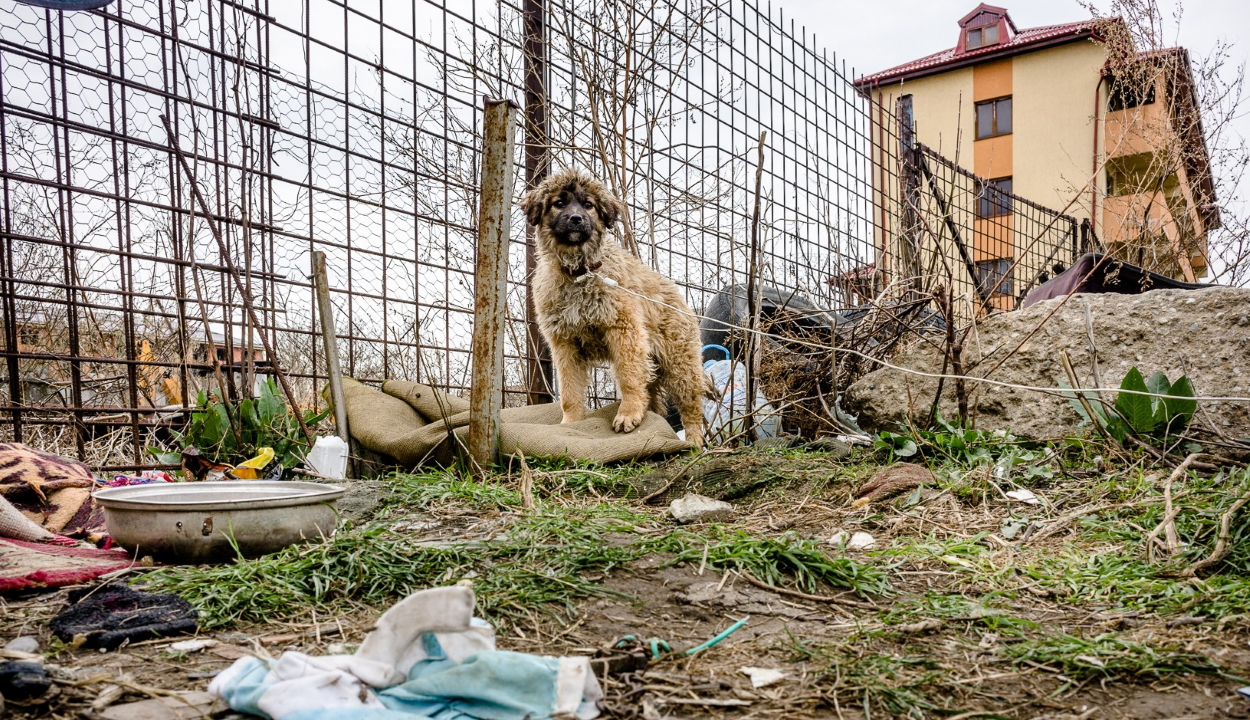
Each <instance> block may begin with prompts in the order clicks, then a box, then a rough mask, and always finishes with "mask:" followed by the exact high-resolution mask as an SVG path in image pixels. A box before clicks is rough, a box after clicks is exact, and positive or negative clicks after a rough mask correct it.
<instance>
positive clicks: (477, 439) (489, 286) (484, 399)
mask: <svg viewBox="0 0 1250 720" xmlns="http://www.w3.org/2000/svg"><path fill="white" fill-rule="evenodd" d="M484 102H485V120H484V122H483V127H482V175H481V178H482V180H481V182H482V194H481V197H480V198H479V199H478V223H477V272H476V276H475V277H476V279H475V282H474V284H475V289H474V298H473V311H474V314H473V380H472V385H471V386H470V388H469V454H470V455H471V456H472V458H473V461H474V463H475V464H476V466H477V467H478V468H486V467H489V466H491V465H493V464H495V461H496V460H497V459H498V456H499V413H500V411H501V410H503V350H504V323H505V322H506V319H507V298H506V293H507V288H508V240H509V236H510V234H511V228H512V182H513V174H514V173H513V166H512V156H513V144H514V142H515V140H514V138H515V135H516V113H515V111H516V106H515V105H514V104H513V103H512V102H511V101H509V100H491V99H489V98H486V99H485V101H484Z"/></svg>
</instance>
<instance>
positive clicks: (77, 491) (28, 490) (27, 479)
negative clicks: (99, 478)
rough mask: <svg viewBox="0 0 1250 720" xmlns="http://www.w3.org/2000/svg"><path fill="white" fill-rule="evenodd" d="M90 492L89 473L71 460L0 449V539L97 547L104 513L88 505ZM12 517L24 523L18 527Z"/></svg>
mask: <svg viewBox="0 0 1250 720" xmlns="http://www.w3.org/2000/svg"><path fill="white" fill-rule="evenodd" d="M94 487H95V479H94V478H93V477H92V475H91V469H90V468H88V467H87V466H86V465H84V464H82V463H80V462H78V461H77V460H70V459H69V458H63V457H61V456H59V455H53V454H52V453H47V452H43V451H42V450H36V449H35V448H33V447H30V446H29V445H23V444H22V443H0V537H10V538H16V539H18V540H50V539H52V538H54V537H55V536H57V535H63V536H69V537H72V538H79V539H85V540H90V541H91V542H100V541H102V540H103V539H104V538H105V536H106V534H107V532H106V530H105V527H104V511H103V510H102V509H101V508H99V507H97V506H96V504H95V503H94V502H92V500H91V491H92V490H93V489H94ZM18 512H20V513H21V516H23V517H25V518H26V519H27V520H29V521H30V522H27V523H23V522H21V520H19V518H18V514H17V513H18ZM36 528H38V529H36Z"/></svg>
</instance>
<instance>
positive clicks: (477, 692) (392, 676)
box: [208, 586, 603, 720]
mask: <svg viewBox="0 0 1250 720" xmlns="http://www.w3.org/2000/svg"><path fill="white" fill-rule="evenodd" d="M472 613H473V591H472V590H469V589H468V588H465V587H458V586H457V587H444V588H434V589H430V590H423V591H421V592H417V593H414V594H413V595H410V596H409V597H407V598H406V599H404V600H402V601H400V602H399V603H398V604H396V605H395V607H393V608H391V609H390V610H388V611H386V613H385V614H383V615H382V617H381V618H379V619H378V623H377V627H376V629H375V630H374V631H373V632H371V633H369V635H368V637H366V638H365V641H364V643H363V644H361V646H360V649H359V650H357V651H356V654H355V655H330V656H325V657H313V656H309V655H305V654H304V653H298V652H287V653H283V654H282V656H281V657H280V658H278V659H277V660H261V659H259V658H252V657H249V658H242V659H240V660H237V661H236V662H235V663H234V664H233V665H231V666H230V667H229V668H227V669H226V670H224V671H223V672H221V673H220V674H219V675H218V676H217V677H216V678H214V679H213V682H212V684H210V685H209V688H208V691H209V692H210V693H212V694H213V695H216V696H218V697H220V698H222V699H224V700H225V701H226V702H227V703H229V705H230V707H231V708H233V709H234V710H237V711H239V712H245V713H250V714H253V715H261V716H264V717H269V718H273V720H342V719H344V718H347V719H350V720H421V719H423V718H424V719H427V720H547V719H548V718H577V720H591V718H595V717H597V716H598V715H599V709H598V701H599V700H600V699H602V697H603V693H602V690H601V689H600V687H599V682H598V680H596V679H595V676H594V674H593V673H592V672H591V670H590V662H589V661H588V660H587V659H586V658H584V657H577V658H551V657H539V656H536V655H525V654H522V653H514V652H503V651H498V650H495V634H494V630H493V629H492V628H491V627H490V625H488V624H487V623H486V622H484V621H483V620H480V619H478V618H474V617H473V616H472Z"/></svg>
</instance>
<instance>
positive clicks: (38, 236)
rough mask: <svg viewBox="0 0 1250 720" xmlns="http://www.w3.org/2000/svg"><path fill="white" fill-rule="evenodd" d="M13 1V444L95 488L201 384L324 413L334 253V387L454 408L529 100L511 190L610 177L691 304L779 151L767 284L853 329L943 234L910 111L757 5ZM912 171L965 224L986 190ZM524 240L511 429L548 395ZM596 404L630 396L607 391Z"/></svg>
mask: <svg viewBox="0 0 1250 720" xmlns="http://www.w3.org/2000/svg"><path fill="white" fill-rule="evenodd" d="M0 2H3V3H4V4H5V5H6V7H5V8H4V11H3V13H2V15H3V17H0V141H2V143H3V144H2V146H0V194H2V197H3V201H2V202H3V208H2V212H3V216H2V217H0V305H2V307H3V317H4V335H3V337H2V338H0V355H2V356H3V358H4V380H3V383H0V386H2V387H0V436H3V437H8V438H12V439H15V440H19V441H20V440H39V441H41V442H43V443H45V444H47V445H51V446H54V447H56V448H58V449H62V450H65V451H68V452H72V453H74V454H77V455H78V456H79V457H81V458H83V459H84V460H87V461H88V462H91V463H93V464H94V465H96V466H98V467H100V468H101V469H105V468H129V467H136V466H141V465H145V464H149V461H150V458H148V457H147V456H146V455H145V452H144V450H145V447H146V445H147V444H148V443H149V441H150V433H151V432H152V431H153V430H154V429H159V428H161V427H165V426H167V425H170V424H171V423H173V424H177V423H179V422H182V421H183V420H185V417H186V411H185V408H184V403H186V402H191V401H193V400H194V397H192V395H193V391H195V390H197V389H203V388H205V387H215V386H217V385H218V384H220V385H224V386H226V387H225V388H224V390H225V392H226V393H228V394H231V395H234V396H242V395H248V394H250V393H251V392H252V390H253V388H254V384H255V381H256V378H257V377H258V376H264V375H266V374H267V373H268V372H269V371H270V369H269V368H267V367H266V364H267V363H269V362H271V361H273V360H277V361H278V362H280V363H281V364H282V367H283V369H284V370H285V371H286V373H287V374H288V375H289V376H290V377H291V378H292V382H293V384H294V386H295V389H296V394H297V395H298V396H299V398H300V401H301V402H303V403H307V404H308V405H310V406H311V405H318V404H320V403H322V400H321V399H320V397H319V395H318V393H317V390H318V389H319V387H320V385H321V383H322V382H323V380H324V378H325V372H326V371H325V362H324V357H323V355H322V353H321V351H320V348H321V342H320V337H321V336H320V333H321V330H320V326H319V324H318V320H317V316H316V313H315V312H314V306H313V297H314V290H313V286H312V282H311V280H310V279H309V278H308V273H309V266H310V260H311V255H312V253H313V252H314V251H322V252H325V253H326V254H327V257H328V263H327V267H328V271H329V280H330V289H331V297H332V302H333V304H334V309H335V315H336V317H337V319H338V325H337V334H338V335H339V338H340V343H341V345H340V347H341V352H342V356H343V357H342V364H343V368H344V371H345V372H346V373H347V374H349V375H351V376H355V377H358V378H360V379H362V380H371V381H372V380H380V379H382V378H385V377H402V378H408V379H415V380H421V381H423V382H428V383H432V384H435V385H438V386H441V387H445V388H448V389H450V390H453V391H457V392H463V391H465V390H466V389H467V386H468V384H469V382H468V378H469V367H468V352H469V338H470V334H471V333H470V331H471V325H472V320H473V288H474V278H473V267H474V256H473V252H474V248H475V232H476V230H475V227H474V225H475V218H476V217H477V208H476V192H477V172H478V170H477V168H478V163H479V157H478V153H479V139H480V133H481V119H480V112H479V108H480V105H481V102H480V101H481V97H482V96H483V95H490V96H493V97H502V98H511V99H515V100H517V101H519V102H520V103H521V104H522V105H523V106H524V113H523V116H524V123H523V128H522V129H523V137H524V142H523V143H522V144H521V147H520V148H519V150H518V152H517V156H516V158H515V169H516V172H517V174H518V176H519V177H523V178H524V182H517V183H516V186H517V188H518V189H520V188H524V187H526V186H527V185H529V184H532V183H533V182H536V181H537V180H539V179H541V178H542V177H543V176H544V174H545V172H546V171H547V169H548V168H550V167H552V166H560V165H572V164H576V165H582V166H586V167H588V168H590V169H591V170H592V171H594V172H596V173H599V174H600V175H602V176H604V177H606V178H608V179H609V184H610V185H612V186H613V187H614V188H616V189H617V190H618V192H619V193H620V194H622V195H623V196H624V199H625V200H626V202H627V203H628V204H629V205H630V208H631V213H630V217H631V220H632V223H631V225H630V226H629V228H630V229H629V231H628V239H631V240H633V241H634V243H635V244H636V245H637V246H638V247H639V249H640V254H641V257H642V258H643V260H644V261H645V262H648V263H649V264H651V265H652V266H653V267H655V268H656V269H657V270H659V271H660V272H663V273H665V274H668V275H669V276H671V277H673V278H674V279H675V280H676V281H677V282H678V283H679V284H680V285H682V287H683V289H684V290H685V291H686V293H687V297H688V300H689V301H690V303H691V305H692V306H693V307H694V308H695V309H696V311H698V310H699V309H700V308H702V307H704V306H705V305H706V304H707V303H708V302H709V301H710V299H711V298H712V296H713V295H714V294H715V292H716V291H717V289H718V288H720V287H722V286H725V285H729V284H733V283H737V282H743V281H744V280H745V277H746V272H745V268H746V263H745V257H746V253H747V239H746V238H747V232H746V230H747V225H748V222H749V212H750V202H749V197H748V195H749V186H750V182H749V177H750V176H751V175H752V174H753V172H754V169H755V168H754V159H753V152H752V151H753V149H754V145H755V142H756V139H757V138H758V136H759V133H760V132H761V131H767V133H768V137H769V138H770V141H769V143H768V146H767V153H766V158H767V159H766V161H765V166H764V196H765V205H764V214H763V221H762V235H763V246H762V248H761V250H762V257H763V265H764V268H765V277H764V281H765V282H766V283H768V284H770V285H775V286H777V287H780V288H782V289H785V290H795V291H800V292H803V293H805V294H807V295H808V296H810V297H811V298H812V299H813V300H814V301H816V302H817V303H818V304H820V305H822V306H825V307H830V308H835V307H842V306H847V305H852V304H856V303H858V302H861V301H862V300H863V298H864V297H865V296H871V293H872V292H873V291H874V290H873V288H875V291H879V290H880V289H881V286H882V284H883V283H887V282H888V281H889V279H890V274H891V273H892V272H893V271H894V268H895V267H896V266H897V264H898V263H897V261H896V257H897V256H898V253H899V248H898V242H899V235H900V233H898V232H896V230H897V228H899V227H901V226H902V225H903V223H904V220H905V219H907V218H911V221H912V222H911V226H912V227H911V230H910V231H909V232H917V231H918V230H917V228H918V227H919V226H920V225H922V224H923V223H920V222H919V221H920V220H921V219H924V220H926V221H927V222H928V224H929V226H930V227H937V226H938V225H945V223H946V219H948V218H951V217H953V215H954V212H953V211H948V212H946V213H943V212H941V211H940V209H935V207H934V202H933V201H934V198H933V197H931V196H932V192H931V190H924V189H923V188H920V192H919V194H918V195H916V196H915V197H913V198H912V200H911V201H906V198H905V197H903V195H902V194H900V192H899V191H900V189H901V188H902V184H901V183H900V180H899V179H900V178H901V177H904V176H906V173H907V170H906V168H905V167H904V164H901V163H900V162H899V157H900V153H899V150H898V134H899V127H898V124H897V122H896V121H895V119H894V118H893V115H892V113H889V112H883V111H882V109H881V108H875V107H873V106H872V105H871V104H870V101H869V100H867V99H866V98H864V97H862V96H861V95H859V93H858V92H857V91H856V88H855V86H854V84H853V81H852V78H853V74H852V73H850V72H849V71H848V69H847V67H846V66H845V64H841V65H839V64H838V62H837V60H836V58H831V57H830V56H828V55H827V54H826V53H825V52H824V51H823V50H820V49H819V46H818V45H817V44H816V42H815V40H814V38H812V37H811V36H809V34H808V33H807V32H806V30H804V29H801V28H798V27H796V25H795V23H794V22H793V21H792V20H791V21H789V22H787V21H786V20H785V18H784V17H782V16H781V15H779V14H774V13H773V12H772V11H771V10H760V9H759V8H757V7H756V6H754V5H753V4H752V3H751V2H749V1H748V0H731V1H730V2H726V3H715V4H714V3H709V2H706V1H705V0H633V1H631V2H629V3H619V4H604V3H595V2H592V1H590V0H519V4H518V3H516V2H513V0H489V1H488V0H480V1H479V0H448V1H447V2H446V3H435V2H434V0H419V1H418V2H416V3H412V4H411V6H409V5H408V4H395V3H386V2H383V0H371V1H370V2H365V1H363V0H301V1H300V2H284V3H277V2H273V3H271V2H269V0H197V1H194V2H189V3H178V2H174V1H173V0H117V1H116V2H114V3H112V4H110V5H108V6H106V7H105V8H103V9H101V10H96V11H90V12H77V13H68V12H66V13H61V12H57V11H50V10H38V9H35V8H33V7H29V6H25V5H16V4H14V3H13V2H12V0H0ZM162 117H166V118H168V119H169V122H170V125H171V126H172V128H173V135H174V138H173V139H174V140H175V141H176V142H177V143H178V144H179V145H181V147H182V148H183V149H184V150H185V151H186V153H187V155H188V157H189V158H190V161H191V168H192V169H191V171H190V172H189V173H188V172H184V171H183V169H182V168H181V167H179V164H178V163H177V162H176V160H175V157H174V155H173V154H172V152H171V145H172V143H171V138H170V137H168V136H167V135H166V133H165V132H164V130H163V129H162V123H161V118H162ZM609 141H610V142H609ZM922 152H923V157H924V158H926V162H928V167H930V168H931V169H932V170H933V172H934V174H935V175H936V176H937V177H936V179H935V181H934V183H935V186H936V187H939V188H946V190H943V192H946V193H947V194H946V197H947V198H948V199H949V203H950V204H951V206H952V207H965V206H966V204H967V203H968V202H969V200H968V197H970V195H974V194H975V193H971V194H970V191H969V190H968V188H969V187H970V185H969V183H974V185H973V186H975V183H976V182H978V181H976V180H975V178H972V177H971V176H970V175H969V174H968V173H966V171H963V170H961V169H959V168H957V167H955V166H954V165H953V164H951V163H948V162H946V161H944V160H943V159H941V158H940V157H938V156H936V155H935V154H933V153H931V152H930V151H922ZM192 183H194V184H195V186H196V187H198V188H199V189H200V190H201V192H203V193H204V195H205V196H206V197H207V198H208V203H209V205H210V213H209V214H210V217H205V216H204V213H203V212H201V211H200V210H199V209H197V208H196V206H195V204H194V202H193V199H192V192H191V189H192ZM913 189H915V188H913ZM972 202H975V201H972ZM909 203H910V204H909ZM961 203H962V204H961ZM1014 207H1015V208H1017V210H1018V212H1016V213H1015V214H1016V215H1017V216H1021V217H1024V218H1025V219H1024V220H1021V221H1018V222H1017V221H1013V223H1014V224H1013V227H1012V232H1013V233H1014V236H1013V237H1014V238H1015V239H1013V241H1012V242H1013V243H1015V245H1014V246H1015V247H1024V243H1028V242H1032V243H1033V244H1034V245H1036V246H1038V247H1040V248H1044V249H1045V250H1046V252H1047V253H1051V251H1053V252H1054V254H1055V255H1056V256H1063V258H1064V259H1066V260H1070V257H1068V256H1069V255H1070V253H1071V252H1073V251H1075V248H1070V245H1069V239H1068V238H1067V236H1064V235H1063V232H1067V231H1068V228H1069V227H1070V226H1069V224H1068V221H1070V220H1071V219H1070V218H1067V217H1066V216H1062V215H1060V214H1058V213H1054V212H1053V211H1049V210H1046V209H1045V208H1041V207H1040V206H1037V205H1035V204H1032V203H1028V202H1027V201H1025V200H1024V199H1022V198H1020V199H1017V200H1015V206H1014ZM908 208H910V210H909V209H908ZM1026 208H1027V212H1019V211H1022V210H1024V209H1026ZM913 216H914V217H913ZM1048 218H1049V219H1054V220H1055V222H1051V221H1050V220H1049V219H1048ZM961 222H963V221H962V220H955V221H954V223H955V225H956V226H957V227H962V226H961V225H960V223H961ZM1047 223H1049V224H1050V225H1052V226H1054V227H1055V228H1058V227H1059V226H1060V225H1063V230H1062V232H1059V231H1056V232H1053V233H1052V232H1051V231H1050V230H1043V226H1045V225H1046V224H1047ZM522 224H523V223H522V220H521V218H520V217H519V216H518V217H515V218H514V227H513V232H512V237H513V239H514V240H513V243H512V247H511V248H510V252H509V265H510V267H509V278H508V295H507V297H508V306H509V318H508V320H509V322H508V327H509V330H510V331H509V335H508V343H507V345H508V347H507V352H506V373H505V384H506V390H507V399H508V402H509V403H511V404H516V403H521V402H526V401H530V402H533V401H538V400H542V399H545V397H547V396H549V395H550V371H549V367H547V365H546V363H545V362H544V357H543V350H542V348H541V344H540V343H539V342H538V341H537V334H536V332H535V328H534V323H533V317H532V311H531V308H530V307H529V303H528V301H527V294H526V282H525V279H526V277H527V275H528V271H529V270H530V269H531V268H532V266H533V261H534V256H533V248H532V244H531V243H529V242H527V240H526V237H527V236H526V234H525V232H523V230H522V227H521V225H522ZM966 224H968V225H970V223H966ZM214 225H215V226H216V227H217V229H218V230H219V232H220V233H221V235H222V238H223V242H224V243H225V246H226V252H225V253H224V254H223V253H221V252H220V251H219V250H218V247H217V245H216V244H215V241H214V238H213V237H212V232H211V230H212V226H214ZM1030 233H1032V234H1030ZM1061 236H1062V237H1061ZM913 241H914V239H913ZM1061 245H1062V246H1061ZM938 247H941V243H940V242H939V243H938ZM1040 257H1044V256H1039V258H1040ZM1028 262H1029V263H1031V264H1027V265H1025V266H1023V267H1025V269H1024V270H1023V271H1022V272H1025V273H1035V271H1036V270H1037V269H1038V268H1039V267H1040V265H1039V264H1038V262H1035V261H1034V260H1029V261H1028ZM1042 264H1044V263H1042ZM232 268H233V269H237V271H238V273H239V276H240V278H241V279H242V288H240V287H237V286H236V285H235V284H233V283H232V281H231V278H230V272H231V269H232ZM1030 277H1032V275H1030ZM969 288H972V289H973V290H975V284H970V285H969ZM965 289H967V288H965ZM241 290H245V291H246V293H247V294H249V295H250V296H252V297H253V298H254V304H255V311H256V314H257V317H258V322H256V323H253V322H251V320H250V318H249V316H248V313H247V312H246V311H245V310H246V309H245V308H244V303H243V301H242V297H243V295H242V292H241ZM262 336H263V337H264V338H265V339H267V340H269V342H270V344H271V345H272V347H274V348H275V352H274V355H275V356H276V357H273V358H270V357H267V356H266V353H264V352H263V351H261V350H259V348H260V347H261V345H262V343H261V342H260V341H259V340H260V338H261V337H262ZM214 356H215V358H216V361H215V360H214ZM222 363H224V370H225V371H224V372H221V375H220V380H218V379H217V376H216V375H215V373H217V372H219V371H220V370H222V369H223V366H222ZM41 383H42V384H41ZM596 387H597V388H598V392H597V396H598V398H597V399H599V400H602V399H605V398H606V397H607V396H609V395H610V394H611V392H612V385H611V382H610V381H609V379H608V378H607V376H606V375H604V374H599V375H597V376H596Z"/></svg>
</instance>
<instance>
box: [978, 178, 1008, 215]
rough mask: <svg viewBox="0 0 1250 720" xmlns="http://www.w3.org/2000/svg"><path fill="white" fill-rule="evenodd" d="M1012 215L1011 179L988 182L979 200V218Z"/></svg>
mask: <svg viewBox="0 0 1250 720" xmlns="http://www.w3.org/2000/svg"><path fill="white" fill-rule="evenodd" d="M1010 214H1011V178H998V179H997V180H986V181H985V182H984V183H982V185H981V194H980V197H978V198H977V217H980V218H988V217H997V216H999V215H1010Z"/></svg>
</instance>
